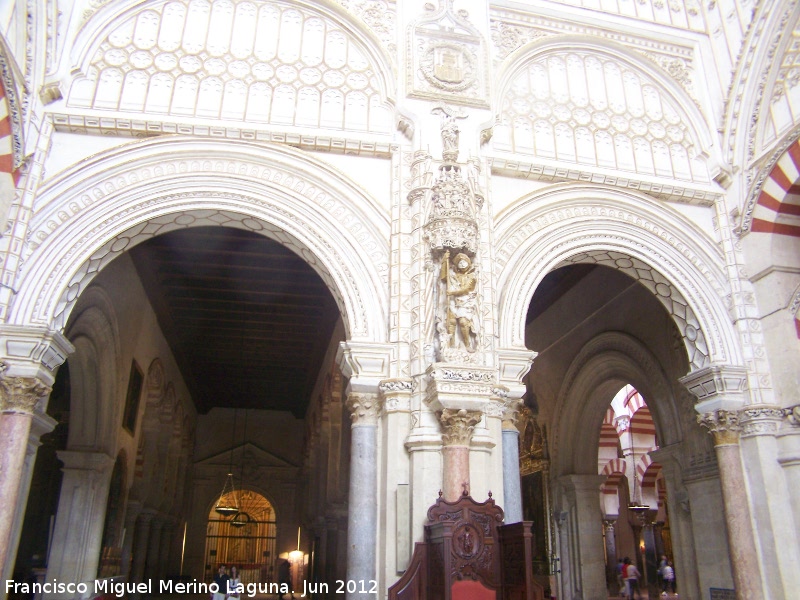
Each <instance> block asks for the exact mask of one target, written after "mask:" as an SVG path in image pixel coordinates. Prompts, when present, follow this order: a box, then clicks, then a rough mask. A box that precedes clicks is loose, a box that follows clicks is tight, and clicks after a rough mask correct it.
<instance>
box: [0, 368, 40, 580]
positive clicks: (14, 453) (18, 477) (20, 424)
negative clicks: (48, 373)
mask: <svg viewBox="0 0 800 600" xmlns="http://www.w3.org/2000/svg"><path fill="white" fill-rule="evenodd" d="M49 394H50V387H49V386H47V385H45V384H44V383H42V381H41V379H39V378H36V377H7V376H4V377H2V378H0V573H6V572H8V571H9V569H10V568H13V565H7V564H6V563H7V562H10V561H11V559H12V557H13V556H15V555H16V543H14V549H13V551H12V532H13V530H14V522H15V520H16V516H17V512H18V511H24V510H25V504H22V505H21V506H20V504H19V500H20V498H19V492H20V486H21V483H22V473H23V467H24V464H25V455H26V449H27V446H28V435H29V434H30V431H31V422H32V420H33V412H34V410H35V408H36V406H37V404H39V403H40V402H43V401H44V399H45V398H47V396H48V395H49Z"/></svg>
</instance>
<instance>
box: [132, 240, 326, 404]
mask: <svg viewBox="0 0 800 600" xmlns="http://www.w3.org/2000/svg"><path fill="white" fill-rule="evenodd" d="M131 255H132V257H133V262H134V264H135V265H136V270H137V271H138V273H139V276H140V278H141V280H142V283H143V285H144V288H145V291H146V292H147V296H148V298H149V299H150V303H151V304H152V306H153V309H154V310H155V312H156V316H157V318H158V322H159V325H160V326H161V329H162V331H163V332H164V335H165V337H166V338H167V342H168V343H169V345H170V347H171V349H172V352H173V354H174V356H175V359H176V361H177V362H178V366H179V368H180V369H181V373H182V374H183V377H184V380H185V381H186V384H187V386H188V387H189V390H190V392H191V394H192V396H193V399H194V401H195V404H196V406H197V410H198V412H200V413H205V412H207V411H208V410H210V409H211V408H212V407H214V406H223V407H230V408H234V407H235V408H258V409H271V410H288V411H291V412H292V413H293V414H294V415H295V416H296V417H298V418H303V417H304V416H305V412H306V408H307V407H308V402H309V396H310V394H311V393H313V389H314V385H315V383H316V380H317V376H318V374H319V372H320V369H321V368H322V360H323V358H324V355H325V351H326V350H327V347H328V344H329V343H330V340H331V335H332V333H333V328H334V325H335V323H336V320H337V319H338V317H339V312H338V308H337V307H336V303H335V302H334V300H333V297H332V296H331V294H330V292H329V291H328V288H327V287H326V286H325V284H324V283H323V281H322V280H321V279H320V277H319V276H318V275H317V273H316V272H315V271H314V270H313V269H312V268H311V267H309V266H308V264H306V263H305V261H303V259H301V258H300V257H299V256H297V255H296V254H294V253H293V252H292V251H291V250H288V249H287V248H285V247H283V246H282V245H281V244H279V243H278V242H275V241H273V240H271V239H268V238H266V237H264V236H261V235H258V234H255V233H251V232H248V231H242V230H238V229H233V228H224V227H196V228H189V229H181V230H178V231H173V232H170V233H167V234H165V235H162V236H159V237H156V238H153V239H152V240H149V241H147V242H145V243H142V244H140V245H139V246H137V247H135V248H134V249H133V250H132V251H131Z"/></svg>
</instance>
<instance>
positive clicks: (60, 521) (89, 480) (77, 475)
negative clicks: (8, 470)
mask: <svg viewBox="0 0 800 600" xmlns="http://www.w3.org/2000/svg"><path fill="white" fill-rule="evenodd" d="M58 460H60V461H61V462H62V463H64V466H63V467H62V469H61V470H62V472H63V478H62V480H61V494H60V495H59V500H58V512H57V513H56V524H55V527H54V529H53V543H52V546H51V547H50V558H49V560H48V561H47V579H48V580H52V579H58V580H59V581H74V582H80V581H90V580H93V579H94V578H95V577H97V569H98V566H99V564H100V553H101V550H102V545H103V525H104V524H105V515H106V503H107V500H108V489H109V486H110V484H111V470H112V469H113V467H114V459H113V458H111V457H110V456H108V455H107V454H104V453H102V452H76V451H71V450H62V451H59V452H58ZM51 597H56V596H51Z"/></svg>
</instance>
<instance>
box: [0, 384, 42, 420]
mask: <svg viewBox="0 0 800 600" xmlns="http://www.w3.org/2000/svg"><path fill="white" fill-rule="evenodd" d="M51 389H52V388H50V387H49V386H46V385H44V384H43V383H42V382H41V381H39V380H38V379H36V378H35V377H2V378H0V412H4V413H21V414H28V415H31V414H33V412H34V410H35V409H36V405H37V404H38V403H39V402H40V401H41V400H43V399H45V398H47V396H49V395H50V391H51Z"/></svg>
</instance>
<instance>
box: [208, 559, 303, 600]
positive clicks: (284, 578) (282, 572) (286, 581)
mask: <svg viewBox="0 0 800 600" xmlns="http://www.w3.org/2000/svg"><path fill="white" fill-rule="evenodd" d="M279 560H280V562H279V563H278V587H279V588H280V592H281V594H280V600H283V597H284V595H285V594H286V592H284V591H283V590H284V589H288V590H289V593H290V594H291V596H292V600H294V590H293V589H292V571H291V568H292V565H290V564H289V561H288V560H286V559H285V558H281V559H279ZM284 585H285V586H286V588H284ZM215 600H216V599H215Z"/></svg>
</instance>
